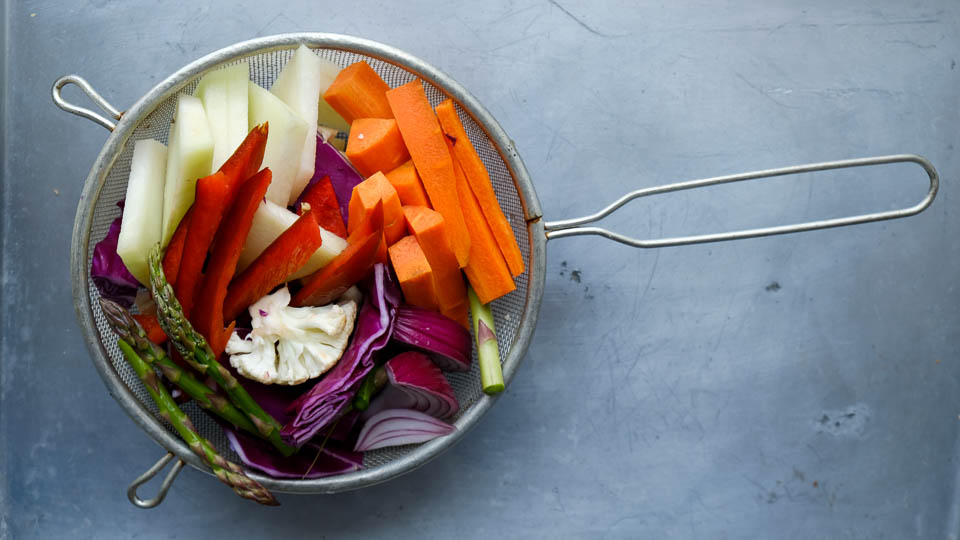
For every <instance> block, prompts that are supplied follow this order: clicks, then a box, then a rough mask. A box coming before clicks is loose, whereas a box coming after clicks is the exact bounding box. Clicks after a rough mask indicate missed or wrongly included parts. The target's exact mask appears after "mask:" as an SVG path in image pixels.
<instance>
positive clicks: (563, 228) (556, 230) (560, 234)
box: [544, 154, 940, 248]
mask: <svg viewBox="0 0 960 540" xmlns="http://www.w3.org/2000/svg"><path fill="white" fill-rule="evenodd" d="M892 163H916V164H917V165H919V166H920V167H923V170H924V171H926V173H927V176H929V177H930V188H929V189H928V191H927V195H926V196H925V197H924V198H923V199H922V200H921V201H920V202H918V203H917V204H915V205H913V206H910V207H907V208H901V209H898V210H888V211H885V212H875V213H872V214H861V215H858V216H849V217H841V218H832V219H824V220H819V221H808V222H805V223H797V224H793V225H778V226H774V227H762V228H757V229H744V230H740V231H731V232H723V233H711V234H699V235H694V236H677V237H673V238H659V239H653V240H641V239H637V238H632V237H630V236H626V235H623V234H620V233H615V232H613V231H609V230H607V229H604V228H602V227H581V225H585V224H588V223H593V222H595V221H599V220H601V219H603V218H605V217H607V216H609V215H610V214H612V213H613V212H615V211H617V210H618V209H619V208H620V207H622V206H623V205H625V204H627V203H628V202H630V201H632V200H634V199H639V198H640V197H646V196H649V195H660V194H662V193H671V192H674V191H684V190H688V189H695V188H701V187H707V186H716V185H720V184H730V183H733V182H742V181H745V180H757V179H760V178H770V177H774V176H787V175H791V174H802V173H809V172H818V171H829V170H833V169H849V168H853V167H869V166H874V165H889V164H892ZM939 188H940V177H939V176H938V175H937V170H936V169H934V167H933V165H932V164H931V163H930V162H929V161H927V160H926V159H925V158H923V157H921V156H917V155H913V154H896V155H889V156H876V157H868V158H858V159H845V160H841V161H825V162H823V163H810V164H807V165H795V166H792V167H783V168H780V169H767V170H764V171H754V172H747V173H740V174H731V175H727V176H715V177H713V178H703V179H700V180H689V181H687V182H678V183H676V184H667V185H663V186H656V187H651V188H644V189H638V190H636V191H631V192H630V193H627V194H626V195H624V196H623V197H620V198H619V199H617V200H616V201H615V202H613V204H611V205H609V206H607V207H606V208H604V209H602V210H600V211H599V212H597V213H595V214H591V215H589V216H585V217H581V218H573V219H564V220H559V221H548V222H547V223H545V224H544V228H545V229H546V235H547V240H552V239H554V238H564V237H567V236H580V235H586V234H594V235H597V236H603V237H604V238H609V239H610V240H614V241H616V242H620V243H621V244H626V245H628V246H633V247H638V248H658V247H669V246H685V245H689V244H705V243H708V242H723V241H726V240H740V239H743V238H757V237H760V236H773V235H777V234H789V233H796V232H802V231H813V230H817V229H829V228H832V227H844V226H847V225H856V224H859V223H870V222H873V221H883V220H887V219H897V218H902V217H907V216H913V215H916V214H919V213H920V212H923V211H924V210H926V208H927V207H928V206H930V204H931V203H932V202H933V199H934V198H935V197H936V196H937V190H938V189H939Z"/></svg>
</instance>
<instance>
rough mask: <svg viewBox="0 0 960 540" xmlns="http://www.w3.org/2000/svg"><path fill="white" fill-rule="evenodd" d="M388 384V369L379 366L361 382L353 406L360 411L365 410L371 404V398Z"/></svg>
mask: <svg viewBox="0 0 960 540" xmlns="http://www.w3.org/2000/svg"><path fill="white" fill-rule="evenodd" d="M386 385H387V370H386V369H384V367H383V366H377V367H376V369H374V370H373V371H371V372H370V373H368V374H367V376H366V377H364V378H363V381H362V382H361V383H360V389H359V390H357V395H356V396H354V398H353V408H354V409H356V410H358V411H365V410H367V407H369V406H370V400H371V399H373V396H375V395H376V394H377V392H379V391H380V390H383V387H384V386H386Z"/></svg>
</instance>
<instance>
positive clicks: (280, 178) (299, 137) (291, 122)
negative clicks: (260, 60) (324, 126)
mask: <svg viewBox="0 0 960 540" xmlns="http://www.w3.org/2000/svg"><path fill="white" fill-rule="evenodd" d="M248 90H249V99H250V101H249V103H248V105H249V110H250V113H249V116H248V118H247V121H248V124H247V127H248V128H253V126H256V125H259V124H262V123H264V122H269V123H270V126H269V130H270V133H269V135H267V147H266V148H265V149H264V152H263V166H264V167H269V168H270V172H272V173H273V179H272V180H271V182H270V187H269V188H268V189H267V200H269V201H273V202H275V203H277V204H279V205H281V206H287V203H288V202H289V201H290V193H291V192H292V190H293V183H294V180H295V178H296V175H297V171H298V169H299V168H300V154H301V153H303V141H304V139H305V138H306V136H307V132H308V131H310V132H313V126H312V124H307V123H306V122H305V121H304V120H303V119H302V118H300V116H299V115H298V114H297V113H296V112H294V111H293V109H291V108H290V107H288V106H287V104H286V103H284V102H283V101H281V100H280V98H278V97H277V96H275V95H273V94H271V93H270V92H268V91H266V90H264V89H263V88H262V87H260V86H258V85H257V84H256V83H254V82H250V83H249V84H248Z"/></svg>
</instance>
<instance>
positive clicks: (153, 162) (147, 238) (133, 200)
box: [117, 139, 167, 285]
mask: <svg viewBox="0 0 960 540" xmlns="http://www.w3.org/2000/svg"><path fill="white" fill-rule="evenodd" d="M166 170H167V147H166V146H164V144H163V143H162V142H158V141H155V140H153V139H144V140H141V141H137V142H135V143H134V145H133V159H132V160H131V161H130V177H129V179H128V180H127V196H126V199H125V202H124V207H123V222H121V224H120V238H119V239H118V240H117V254H118V255H120V258H121V259H123V264H124V266H126V267H127V270H130V273H131V274H133V277H135V278H137V281H139V282H140V283H143V284H144V285H146V284H148V283H150V267H149V265H148V264H147V255H149V254H150V250H151V249H153V246H154V245H156V244H157V242H159V241H160V229H161V223H162V220H163V203H162V201H163V180H164V178H163V177H164V174H165V172H166Z"/></svg>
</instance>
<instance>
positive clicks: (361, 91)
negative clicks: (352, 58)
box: [323, 60, 393, 122]
mask: <svg viewBox="0 0 960 540" xmlns="http://www.w3.org/2000/svg"><path fill="white" fill-rule="evenodd" d="M389 89H390V87H389V86H387V83H385V82H383V79H381V78H380V75H377V72H376V71H374V70H373V68H371V67H370V64H367V63H366V62H364V61H363V60H361V61H359V62H357V63H355V64H350V65H349V66H347V67H345V68H343V69H342V70H341V71H340V73H338V74H337V78H336V79H334V80H333V83H331V84H330V86H329V87H328V88H327V91H326V92H324V93H323V99H324V100H325V101H326V102H327V103H328V104H330V106H331V107H333V110H335V111H337V113H338V114H339V115H340V116H342V117H343V119H344V120H346V121H347V122H353V121H354V120H356V119H357V118H393V113H392V112H390V105H389V104H388V103H387V98H386V97H384V94H385V93H386V91H387V90H389Z"/></svg>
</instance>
